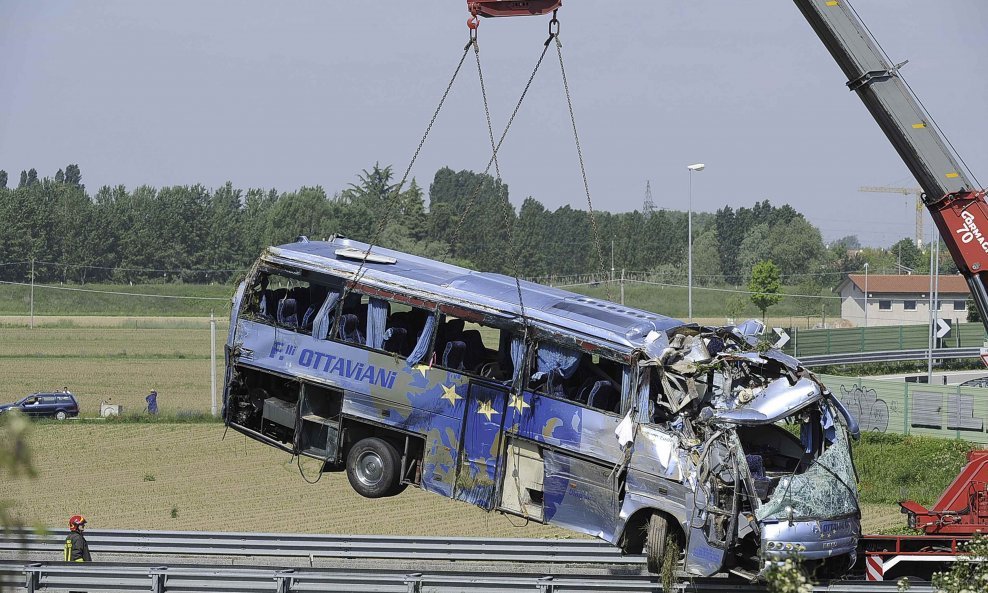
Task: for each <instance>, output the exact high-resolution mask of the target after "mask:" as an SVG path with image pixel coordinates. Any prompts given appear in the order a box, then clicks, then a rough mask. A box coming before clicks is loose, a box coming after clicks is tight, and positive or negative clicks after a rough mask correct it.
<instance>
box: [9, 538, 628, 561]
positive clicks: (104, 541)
mask: <svg viewBox="0 0 988 593" xmlns="http://www.w3.org/2000/svg"><path fill="white" fill-rule="evenodd" d="M67 535H68V531H66V530H64V529H61V530H54V531H52V532H49V533H48V534H46V535H35V534H34V533H32V532H28V531H21V532H10V533H7V534H3V535H2V536H0V552H16V551H22V552H50V553H54V554H60V553H61V551H62V549H63V548H64V544H65V537H66V536H67ZM86 541H87V542H88V543H89V548H90V550H92V552H93V554H99V553H108V554H109V553H112V554H128V555H155V556H168V555H187V556H277V557H296V558H299V557H300V558H310V557H311V558H364V559H374V558H378V559H392V560H461V561H463V560H479V561H488V562H533V563H543V564H552V563H581V562H587V563H594V564H612V565H636V566H642V565H644V564H645V557H644V556H642V555H627V556H626V555H622V554H621V551H620V550H619V549H618V548H616V547H614V546H612V545H610V544H608V543H606V542H601V541H599V540H591V539H568V540H544V539H523V538H498V539H478V538H467V537H452V538H447V537H395V536H387V537H386V536H369V535H311V534H295V533H291V534H289V533H231V532H217V531H126V530H113V531H104V530H100V531H92V532H89V533H87V534H86Z"/></svg>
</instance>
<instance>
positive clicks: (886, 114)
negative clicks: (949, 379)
mask: <svg viewBox="0 0 988 593" xmlns="http://www.w3.org/2000/svg"><path fill="white" fill-rule="evenodd" d="M794 2H795V3H796V6H797V7H798V8H799V10H800V11H801V12H802V13H803V16H804V17H805V18H806V20H807V21H808V22H809V24H810V26H811V27H812V28H813V30H814V31H815V32H816V34H817V36H819V37H820V40H821V41H823V44H824V45H825V46H826V47H827V49H828V50H829V51H830V54H831V55H832V56H833V57H834V60H836V61H837V64H838V65H839V66H840V68H841V70H843V71H844V75H845V76H847V79H848V82H847V86H848V88H850V90H852V91H854V92H855V93H857V95H858V97H860V98H861V101H862V102H864V104H865V107H867V108H868V111H870V112H871V115H872V117H874V118H875V121H876V122H878V125H879V127H881V128H882V131H884V132H885V135H886V136H887V137H888V139H889V140H890V141H891V142H892V145H893V146H894V147H895V149H896V151H898V153H899V156H900V157H902V160H903V161H904V162H905V163H906V166H907V167H908V168H909V170H910V171H911V172H912V174H913V176H914V177H916V180H917V181H918V182H919V184H920V186H921V187H922V188H923V191H924V192H925V195H924V196H923V202H924V203H925V204H926V207H927V209H928V210H929V211H930V215H931V216H932V218H933V222H934V223H935V224H936V225H937V229H938V230H939V231H940V235H941V237H943V239H944V241H945V243H946V244H947V248H948V249H949V250H950V254H951V256H952V257H953V258H954V261H955V262H956V263H957V268H958V269H959V270H960V272H961V274H963V275H964V277H965V278H966V279H967V282H968V286H969V287H970V289H971V294H972V295H973V296H974V302H975V305H976V306H977V307H978V310H979V311H980V312H981V319H982V320H983V322H984V324H985V329H986V330H988V291H986V288H985V281H986V279H988V278H986V276H985V274H986V272H988V202H986V199H985V191H984V190H983V189H982V188H978V187H977V185H976V184H975V183H974V181H973V179H972V178H971V176H970V175H969V174H968V172H967V171H966V170H965V169H964V168H963V167H961V165H960V162H959V160H960V159H959V158H958V157H957V156H956V155H955V154H954V152H953V151H952V150H951V148H950V146H949V144H948V143H947V141H946V139H945V138H944V137H943V136H942V134H941V133H940V131H939V130H938V129H937V127H936V125H934V124H933V122H932V120H931V119H930V117H929V116H928V115H927V113H926V111H925V110H924V109H923V107H922V105H921V104H920V102H919V101H918V100H917V99H916V97H915V95H913V93H912V91H911V90H910V88H909V86H908V85H906V83H905V81H903V80H902V78H901V77H900V76H899V68H901V66H902V65H903V64H899V65H894V64H892V63H891V62H890V61H889V60H888V58H886V57H885V54H884V53H883V52H882V51H881V48H880V47H879V46H878V43H877V42H876V41H875V40H874V38H873V37H872V36H871V33H870V32H869V31H868V29H867V27H865V25H864V23H863V22H862V21H861V19H860V18H858V15H857V13H856V12H855V11H854V9H853V8H852V7H851V6H850V4H849V3H848V2H847V1H846V0H794Z"/></svg>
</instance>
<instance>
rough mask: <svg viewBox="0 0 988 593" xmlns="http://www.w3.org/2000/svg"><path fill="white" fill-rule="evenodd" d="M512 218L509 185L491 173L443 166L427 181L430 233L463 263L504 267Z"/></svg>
mask: <svg viewBox="0 0 988 593" xmlns="http://www.w3.org/2000/svg"><path fill="white" fill-rule="evenodd" d="M514 222H515V211H514V207H512V205H511V202H510V201H509V200H508V186H507V185H506V184H504V183H503V182H502V181H500V180H497V179H494V178H493V177H491V176H490V175H481V174H478V173H474V172H473V171H453V170H452V169H450V168H449V167H443V168H442V169H440V170H439V171H437V172H436V175H435V177H434V178H433V181H432V183H431V184H430V185H429V237H430V238H431V239H433V240H435V241H443V242H446V243H449V244H450V251H451V255H452V256H453V257H454V258H457V259H458V260H461V261H463V262H464V263H469V264H471V265H473V266H475V267H476V268H478V269H482V270H490V271H498V272H503V271H507V266H508V259H509V253H508V249H506V245H505V243H506V241H507V240H508V238H510V236H511V229H512V227H513V226H514ZM461 225H462V226H461ZM560 230H562V228H560Z"/></svg>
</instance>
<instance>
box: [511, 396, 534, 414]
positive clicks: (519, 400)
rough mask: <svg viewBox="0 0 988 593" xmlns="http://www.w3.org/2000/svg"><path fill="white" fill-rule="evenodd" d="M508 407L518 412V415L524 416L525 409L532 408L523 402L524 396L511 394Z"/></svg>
mask: <svg viewBox="0 0 988 593" xmlns="http://www.w3.org/2000/svg"><path fill="white" fill-rule="evenodd" d="M508 407H509V408H514V409H516V410H518V413H519V414H524V413H525V408H530V407H532V406H530V405H528V402H526V401H525V396H524V395H515V394H514V393H512V394H511V401H510V402H508Z"/></svg>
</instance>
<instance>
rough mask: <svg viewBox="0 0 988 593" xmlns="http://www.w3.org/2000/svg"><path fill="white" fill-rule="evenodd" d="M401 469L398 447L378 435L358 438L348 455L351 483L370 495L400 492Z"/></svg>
mask: <svg viewBox="0 0 988 593" xmlns="http://www.w3.org/2000/svg"><path fill="white" fill-rule="evenodd" d="M400 472H401V463H400V461H399V458H398V451H396V450H395V448H394V447H393V446H391V444H390V443H388V442H387V441H384V440H382V439H379V438H376V437H369V438H366V439H362V440H360V441H358V442H357V443H356V444H355V445H353V447H351V448H350V452H349V453H348V454H347V457H346V477H347V479H348V480H349V481H350V486H352V487H353V489H354V490H355V491H356V492H357V494H359V495H361V496H363V497H366V498H381V497H383V496H391V495H392V494H397V492H395V490H396V488H397V487H398V485H399V477H400V476H399V474H400Z"/></svg>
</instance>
